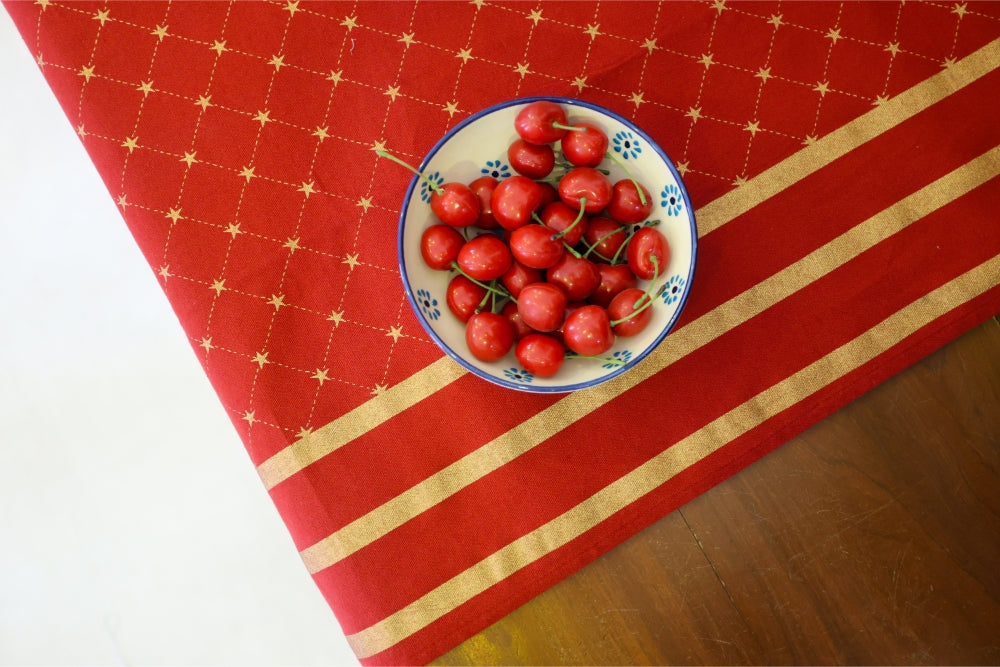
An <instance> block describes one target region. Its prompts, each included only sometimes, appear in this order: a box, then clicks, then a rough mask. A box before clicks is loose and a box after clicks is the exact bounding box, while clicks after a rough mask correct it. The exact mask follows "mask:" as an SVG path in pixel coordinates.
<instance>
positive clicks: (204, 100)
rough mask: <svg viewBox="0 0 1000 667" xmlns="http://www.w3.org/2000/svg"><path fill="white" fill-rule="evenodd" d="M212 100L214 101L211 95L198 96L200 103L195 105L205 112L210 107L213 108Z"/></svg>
mask: <svg viewBox="0 0 1000 667" xmlns="http://www.w3.org/2000/svg"><path fill="white" fill-rule="evenodd" d="M211 100H212V96H211V95H199V96H198V101H197V102H195V103H194V104H195V106H199V107H201V110H202V111H204V110H205V109H207V108H208V107H210V106H212V101H211Z"/></svg>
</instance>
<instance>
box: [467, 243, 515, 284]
mask: <svg viewBox="0 0 1000 667" xmlns="http://www.w3.org/2000/svg"><path fill="white" fill-rule="evenodd" d="M456 261H457V262H458V266H459V268H461V269H462V271H464V272H465V273H467V274H468V275H469V276H471V277H473V278H475V279H476V280H482V281H487V280H493V279H494V278H499V277H500V276H502V275H503V274H504V273H506V272H507V269H509V268H510V264H511V262H513V261H514V258H513V257H512V256H511V254H510V248H508V247H507V244H506V243H504V242H503V240H501V239H500V238H499V237H497V236H494V235H493V234H483V235H482V236H477V237H476V238H474V239H472V240H470V241H468V242H467V243H466V244H465V245H463V246H462V249H461V250H459V251H458V258H457V260H456Z"/></svg>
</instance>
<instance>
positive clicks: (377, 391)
mask: <svg viewBox="0 0 1000 667" xmlns="http://www.w3.org/2000/svg"><path fill="white" fill-rule="evenodd" d="M388 389H389V387H388V385H384V384H377V385H375V387H374V388H373V389H372V394H371V395H372V396H381V395H382V394H384V393H385V392H386V391H387V390H388Z"/></svg>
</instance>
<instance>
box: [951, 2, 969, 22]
mask: <svg viewBox="0 0 1000 667" xmlns="http://www.w3.org/2000/svg"><path fill="white" fill-rule="evenodd" d="M967 4H968V3H965V2H963V3H961V4H959V3H957V2H956V3H955V6H954V7H952V8H951V13H952V14H958V18H962V17H963V16H965V13H966V12H967V11H968V9H966V5H967Z"/></svg>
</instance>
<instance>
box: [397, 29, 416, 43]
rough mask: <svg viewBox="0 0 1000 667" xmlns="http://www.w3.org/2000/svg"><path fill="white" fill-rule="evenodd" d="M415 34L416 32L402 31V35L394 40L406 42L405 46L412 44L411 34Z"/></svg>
mask: <svg viewBox="0 0 1000 667" xmlns="http://www.w3.org/2000/svg"><path fill="white" fill-rule="evenodd" d="M415 34H416V33H413V32H404V33H403V36H402V37H400V38H399V39H398V40H396V41H398V42H402V43H403V44H406V45H407V46H410V45H411V44H413V36H414V35H415Z"/></svg>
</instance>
